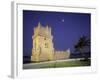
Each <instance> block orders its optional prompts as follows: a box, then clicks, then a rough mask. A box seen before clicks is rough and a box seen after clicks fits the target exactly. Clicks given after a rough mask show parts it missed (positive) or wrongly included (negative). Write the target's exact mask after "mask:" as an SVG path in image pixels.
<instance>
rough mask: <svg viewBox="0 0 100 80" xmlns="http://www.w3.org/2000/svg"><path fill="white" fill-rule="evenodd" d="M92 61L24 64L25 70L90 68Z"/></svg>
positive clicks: (72, 60)
mask: <svg viewBox="0 0 100 80" xmlns="http://www.w3.org/2000/svg"><path fill="white" fill-rule="evenodd" d="M90 65H91V62H90V60H87V61H81V60H74V59H71V60H58V61H47V62H39V63H28V64H24V65H23V68H24V69H39V68H58V67H80V66H90Z"/></svg>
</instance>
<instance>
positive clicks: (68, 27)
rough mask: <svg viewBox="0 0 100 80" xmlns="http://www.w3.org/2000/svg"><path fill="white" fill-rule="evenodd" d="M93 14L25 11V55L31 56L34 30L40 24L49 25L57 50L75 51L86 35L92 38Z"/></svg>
mask: <svg viewBox="0 0 100 80" xmlns="http://www.w3.org/2000/svg"><path fill="white" fill-rule="evenodd" d="M90 21H91V14H89V13H69V12H68V13H67V12H47V11H30V10H23V53H24V54H23V55H24V56H30V55H31V51H32V34H33V28H34V27H36V26H37V24H38V22H40V23H41V24H42V25H43V26H46V25H49V26H50V27H51V29H52V35H53V36H54V38H53V42H54V48H55V50H66V49H68V48H70V50H71V52H73V51H74V45H75V44H76V42H77V41H78V39H79V38H80V36H82V35H85V36H87V37H88V38H90V36H91V34H90V33H91V32H90V30H91V29H90V27H91V22H90Z"/></svg>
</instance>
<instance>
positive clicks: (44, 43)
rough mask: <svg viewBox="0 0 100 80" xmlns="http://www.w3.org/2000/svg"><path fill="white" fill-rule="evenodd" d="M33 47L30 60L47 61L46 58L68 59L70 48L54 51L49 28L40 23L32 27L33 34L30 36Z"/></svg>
mask: <svg viewBox="0 0 100 80" xmlns="http://www.w3.org/2000/svg"><path fill="white" fill-rule="evenodd" d="M32 40H33V48H32V55H31V61H47V60H61V59H68V58H69V56H70V50H67V51H55V50H54V46H53V36H52V35H51V28H50V27H48V25H47V26H46V27H43V26H42V25H41V24H40V23H38V26H37V27H36V28H34V35H33V36H32Z"/></svg>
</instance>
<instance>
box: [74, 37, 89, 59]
mask: <svg viewBox="0 0 100 80" xmlns="http://www.w3.org/2000/svg"><path fill="white" fill-rule="evenodd" d="M88 46H90V39H88V38H87V37H86V36H84V35H83V36H82V37H80V38H79V40H78V42H77V43H76V45H75V46H74V48H75V51H77V52H80V54H81V57H82V58H84V59H85V60H87V59H88V58H87V57H86V56H85V54H84V51H83V49H84V48H85V47H88Z"/></svg>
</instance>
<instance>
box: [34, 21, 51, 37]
mask: <svg viewBox="0 0 100 80" xmlns="http://www.w3.org/2000/svg"><path fill="white" fill-rule="evenodd" d="M35 36H45V37H50V36H51V28H50V27H49V26H48V25H47V26H42V25H41V23H40V22H39V23H38V25H37V27H35V28H34V37H35Z"/></svg>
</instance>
